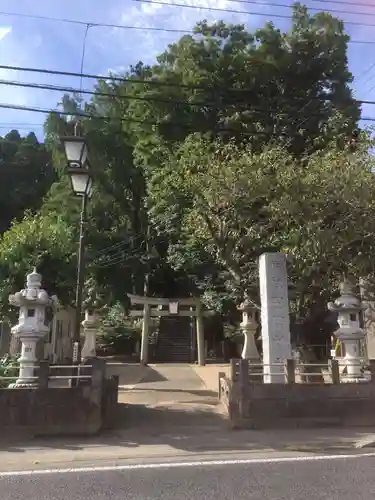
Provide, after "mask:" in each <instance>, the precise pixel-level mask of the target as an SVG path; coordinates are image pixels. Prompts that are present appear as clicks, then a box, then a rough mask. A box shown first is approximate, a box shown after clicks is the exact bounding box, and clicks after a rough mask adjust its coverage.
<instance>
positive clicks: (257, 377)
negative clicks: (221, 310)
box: [230, 359, 371, 384]
mask: <svg viewBox="0 0 375 500" xmlns="http://www.w3.org/2000/svg"><path fill="white" fill-rule="evenodd" d="M357 366H359V367H360V368H361V373H362V378H363V379H364V380H371V373H370V370H365V369H364V365H363V363H362V362H358V364H357ZM264 367H268V368H273V370H271V373H272V375H274V376H277V377H279V378H281V377H283V378H284V383H285V384H296V383H298V384H311V383H315V384H316V383H320V384H340V383H341V382H346V381H348V380H350V378H351V376H350V375H348V373H347V372H345V369H346V368H345V366H342V365H340V362H339V360H337V359H332V360H329V361H328V363H298V362H296V361H295V360H294V359H287V360H286V361H285V363H274V364H262V363H252V362H249V361H248V360H246V359H232V360H231V371H230V379H231V381H232V382H237V381H240V380H249V381H251V382H253V383H254V382H255V383H257V382H258V383H264V375H265V374H264Z"/></svg>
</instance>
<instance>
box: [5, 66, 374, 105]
mask: <svg viewBox="0 0 375 500" xmlns="http://www.w3.org/2000/svg"><path fill="white" fill-rule="evenodd" d="M373 66H375V63H374V65H373ZM0 85H5V86H11V87H22V88H32V89H38V90H51V91H57V92H67V93H72V94H86V95H92V96H97V97H109V98H115V99H118V100H120V101H121V100H125V101H133V100H134V101H144V102H159V103H162V104H175V105H185V106H202V107H208V108H217V109H221V108H222V107H224V106H230V105H236V104H240V103H237V102H234V101H228V102H221V104H220V105H219V104H218V103H217V102H211V101H187V100H181V99H178V100H177V99H163V98H159V97H153V96H147V97H146V96H139V95H124V94H116V93H115V92H102V91H100V90H88V89H81V88H76V87H65V86H61V85H52V84H44V83H34V82H19V81H15V80H0ZM210 90H211V89H210ZM234 90H238V91H239V92H240V93H243V90H241V89H234ZM248 93H250V92H249V91H248ZM252 93H253V94H254V96H256V94H255V93H254V91H252ZM331 100H332V99H331V98H330V97H328V96H327V97H324V98H323V97H322V98H319V97H313V98H311V100H310V101H309V103H308V104H310V102H312V101H320V102H324V101H326V102H329V101H331ZM356 102H357V103H358V104H366V105H375V101H366V100H356ZM308 104H306V105H305V106H307V105H308Z"/></svg>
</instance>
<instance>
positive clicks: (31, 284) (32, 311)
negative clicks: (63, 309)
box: [9, 269, 57, 387]
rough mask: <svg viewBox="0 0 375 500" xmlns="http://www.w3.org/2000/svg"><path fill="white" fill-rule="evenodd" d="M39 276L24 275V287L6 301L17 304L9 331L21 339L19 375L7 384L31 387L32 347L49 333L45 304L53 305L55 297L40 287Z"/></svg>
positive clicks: (35, 384)
mask: <svg viewBox="0 0 375 500" xmlns="http://www.w3.org/2000/svg"><path fill="white" fill-rule="evenodd" d="M41 281H42V277H41V275H40V274H38V273H37V272H36V270H35V269H34V271H33V272H32V273H30V274H29V275H28V276H27V283H26V288H25V289H24V290H21V291H20V292H17V293H15V294H14V295H10V296H9V303H10V304H11V305H12V306H15V307H19V309H20V312H19V322H18V325H16V326H14V327H13V328H12V330H11V331H12V334H13V335H14V336H15V337H17V338H19V339H20V340H21V344H22V348H21V357H20V358H19V362H20V372H19V378H18V380H17V382H16V383H15V384H11V385H10V387H35V386H37V385H38V383H37V380H36V379H34V377H35V376H36V374H35V366H36V362H37V357H36V346H37V343H38V341H39V340H41V339H44V338H45V336H46V335H47V334H48V332H49V327H48V326H47V325H46V309H47V307H53V309H54V308H55V305H56V303H57V300H56V299H55V298H54V297H49V296H48V293H47V292H46V291H45V290H43V289H42V288H41Z"/></svg>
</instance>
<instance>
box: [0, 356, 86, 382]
mask: <svg viewBox="0 0 375 500" xmlns="http://www.w3.org/2000/svg"><path fill="white" fill-rule="evenodd" d="M92 368H93V366H92V365H79V366H77V365H50V364H49V363H48V362H46V361H42V362H40V363H39V365H37V366H35V367H34V375H33V376H29V377H22V382H24V384H25V385H28V384H30V386H32V385H35V386H38V387H64V386H66V387H69V385H70V383H71V381H72V380H78V381H90V380H91V378H92ZM10 370H11V371H14V372H17V374H16V373H15V374H14V375H13V374H12V375H8V374H7V375H6V376H2V375H0V388H7V387H9V386H12V384H14V383H16V382H17V380H19V379H20V376H19V369H18V368H13V367H12V368H11V369H10ZM21 384H22V383H21Z"/></svg>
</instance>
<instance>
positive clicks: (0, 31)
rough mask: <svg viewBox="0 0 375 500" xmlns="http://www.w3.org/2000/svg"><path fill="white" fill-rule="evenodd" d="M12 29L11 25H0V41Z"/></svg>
mask: <svg viewBox="0 0 375 500" xmlns="http://www.w3.org/2000/svg"><path fill="white" fill-rule="evenodd" d="M11 31H12V27H11V26H0V41H1V40H2V39H3V38H4V37H6V36H7V35H8V33H10V32H11Z"/></svg>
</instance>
